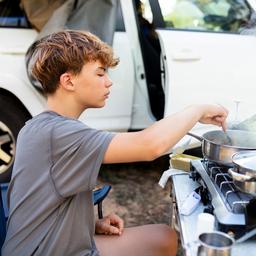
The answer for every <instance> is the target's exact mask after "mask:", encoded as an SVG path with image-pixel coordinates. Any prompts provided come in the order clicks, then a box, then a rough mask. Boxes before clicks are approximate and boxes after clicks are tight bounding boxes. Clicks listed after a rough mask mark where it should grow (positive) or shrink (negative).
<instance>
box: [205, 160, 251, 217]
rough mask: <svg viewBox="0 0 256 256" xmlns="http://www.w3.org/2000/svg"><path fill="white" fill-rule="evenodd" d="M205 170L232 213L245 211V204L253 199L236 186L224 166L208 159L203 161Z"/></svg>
mask: <svg viewBox="0 0 256 256" xmlns="http://www.w3.org/2000/svg"><path fill="white" fill-rule="evenodd" d="M204 164H205V166H206V171H207V173H208V174H209V176H210V178H211V180H212V181H213V182H214V184H216V185H217V186H218V188H219V190H220V192H221V193H220V195H221V196H222V199H223V200H224V201H225V202H226V203H227V207H229V210H230V211H232V212H233V213H246V206H247V204H249V203H250V201H251V200H252V199H253V196H251V195H249V194H246V193H243V192H241V191H240V190H238V189H237V188H236V186H235V185H234V183H233V179H232V177H231V176H230V175H229V173H228V168H229V167H226V166H216V164H214V163H213V164H211V163H209V161H205V163H204Z"/></svg>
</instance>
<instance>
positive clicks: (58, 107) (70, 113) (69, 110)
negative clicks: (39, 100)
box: [47, 97, 83, 119]
mask: <svg viewBox="0 0 256 256" xmlns="http://www.w3.org/2000/svg"><path fill="white" fill-rule="evenodd" d="M47 106H48V110H50V111H54V112H56V113H57V114H59V115H62V116H65V117H69V118H74V119H78V118H79V116H80V115H81V114H82V112H83V109H80V108H79V107H78V106H74V104H73V102H72V101H68V100H67V99H66V100H65V101H57V100H56V99H54V98H52V97H48V99H47Z"/></svg>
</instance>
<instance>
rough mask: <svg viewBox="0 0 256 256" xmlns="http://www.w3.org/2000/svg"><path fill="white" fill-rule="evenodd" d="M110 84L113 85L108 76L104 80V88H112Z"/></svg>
mask: <svg viewBox="0 0 256 256" xmlns="http://www.w3.org/2000/svg"><path fill="white" fill-rule="evenodd" d="M112 84H113V82H112V80H111V79H110V78H109V76H107V78H106V86H107V87H110V86H112Z"/></svg>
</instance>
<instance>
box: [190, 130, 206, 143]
mask: <svg viewBox="0 0 256 256" xmlns="http://www.w3.org/2000/svg"><path fill="white" fill-rule="evenodd" d="M187 135H189V136H192V137H194V138H195V139H197V140H200V141H201V142H202V141H203V140H204V138H203V137H201V136H199V135H197V134H194V133H192V132H187Z"/></svg>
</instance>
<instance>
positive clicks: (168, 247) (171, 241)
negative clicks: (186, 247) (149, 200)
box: [158, 224, 178, 256]
mask: <svg viewBox="0 0 256 256" xmlns="http://www.w3.org/2000/svg"><path fill="white" fill-rule="evenodd" d="M158 226H159V227H158V228H159V232H158V233H159V234H158V235H159V236H158V238H159V240H160V241H159V244H161V247H162V251H163V252H164V254H163V255H168V256H170V255H176V252H177V245H178V239H177V234H176V232H175V230H173V229H171V228H170V227H169V226H168V225H165V224H159V225H158Z"/></svg>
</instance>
